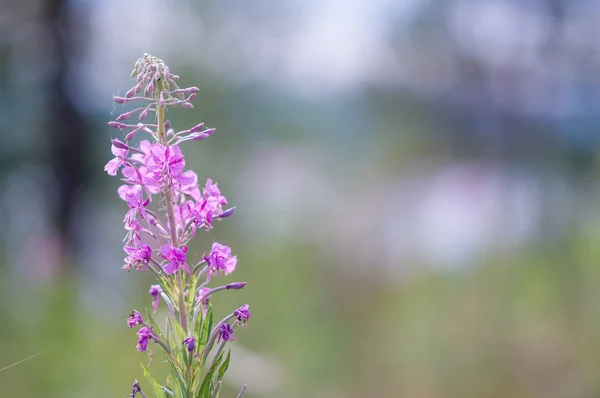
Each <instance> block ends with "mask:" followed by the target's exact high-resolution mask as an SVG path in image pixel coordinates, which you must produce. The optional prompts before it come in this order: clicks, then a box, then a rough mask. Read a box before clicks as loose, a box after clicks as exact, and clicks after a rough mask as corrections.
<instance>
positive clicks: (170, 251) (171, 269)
mask: <svg viewBox="0 0 600 398" xmlns="http://www.w3.org/2000/svg"><path fill="white" fill-rule="evenodd" d="M186 252H187V246H183V247H182V248H181V249H180V248H178V247H174V246H171V245H169V244H165V245H163V247H162V249H161V254H162V256H163V258H164V259H165V260H167V261H169V262H168V263H167V265H165V266H164V267H163V270H164V271H165V273H166V274H174V273H175V272H177V271H178V270H180V269H185V270H186V271H187V272H188V273H191V272H192V271H191V270H190V267H189V266H188V265H187V263H186V258H185V253H186Z"/></svg>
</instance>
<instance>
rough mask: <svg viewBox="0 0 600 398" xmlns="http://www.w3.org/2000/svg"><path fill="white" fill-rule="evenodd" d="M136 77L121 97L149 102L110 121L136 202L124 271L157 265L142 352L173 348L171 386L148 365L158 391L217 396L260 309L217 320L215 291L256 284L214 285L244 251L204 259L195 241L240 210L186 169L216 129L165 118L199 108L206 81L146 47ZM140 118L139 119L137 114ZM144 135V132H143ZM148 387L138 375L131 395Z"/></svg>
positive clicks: (117, 165)
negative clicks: (191, 251)
mask: <svg viewBox="0 0 600 398" xmlns="http://www.w3.org/2000/svg"><path fill="white" fill-rule="evenodd" d="M131 76H132V77H134V78H136V84H135V85H134V86H133V88H131V89H130V90H129V91H127V93H126V94H125V96H124V97H119V96H115V97H114V101H115V102H116V103H117V104H129V103H136V104H141V105H140V106H137V107H135V108H134V109H133V110H130V111H128V112H125V113H123V114H121V115H119V116H118V117H117V119H116V120H115V121H111V122H109V123H108V125H109V126H110V127H112V128H114V129H117V130H119V131H123V132H124V133H125V137H124V139H123V140H122V141H121V140H118V139H113V140H112V146H111V150H112V153H113V154H114V156H115V157H114V159H112V160H110V161H109V162H108V163H107V164H106V166H105V168H104V169H105V171H106V172H107V173H108V174H109V175H111V176H116V175H117V174H118V173H119V171H120V173H121V175H122V176H123V178H122V181H123V182H124V184H123V185H121V186H120V187H119V189H118V194H119V197H120V198H121V199H123V200H124V201H125V203H127V206H128V207H129V210H128V211H127V213H126V214H125V218H124V219H123V222H124V224H125V231H126V234H125V239H124V240H123V241H124V242H125V245H124V247H123V250H124V251H125V253H126V257H125V261H124V263H125V265H123V269H125V270H127V271H131V270H132V269H133V270H136V271H140V272H145V271H149V272H152V273H153V274H154V276H155V277H156V279H157V281H158V283H157V284H155V285H152V286H150V289H149V291H148V293H149V296H150V297H149V300H151V302H152V310H148V311H147V314H146V315H144V316H142V314H141V313H140V312H139V311H137V310H133V311H132V312H131V315H129V317H128V319H127V325H128V326H129V327H130V328H138V331H137V337H138V339H137V346H136V348H137V350H138V351H146V350H148V349H149V344H152V345H155V346H158V347H160V348H161V349H162V350H163V351H164V352H165V356H166V361H167V362H168V364H169V365H170V374H169V375H168V377H167V380H166V382H165V383H164V384H161V383H159V382H158V381H157V380H156V379H155V378H154V377H153V376H152V375H151V373H150V371H149V370H148V369H147V368H146V367H145V366H144V365H142V369H143V373H144V376H145V377H146V378H147V379H148V381H149V383H150V386H151V389H152V392H153V394H154V396H155V397H178V398H179V397H182V398H192V397H194V398H196V397H199V398H205V397H216V396H218V395H219V391H220V388H221V385H222V382H223V377H224V375H225V372H226V371H227V368H228V366H229V360H230V351H227V353H225V346H226V344H227V343H228V342H230V341H232V340H235V335H234V333H236V330H237V329H238V327H245V326H246V323H247V321H248V319H249V318H250V317H251V316H252V314H251V313H250V312H249V311H248V304H244V305H242V306H241V307H239V308H238V309H236V310H235V311H233V312H232V313H230V314H229V315H227V316H226V317H224V318H223V319H222V320H220V321H218V322H216V323H215V322H214V321H213V312H212V307H211V300H212V298H213V296H214V295H215V294H216V293H217V292H220V291H225V290H239V289H242V288H243V287H244V286H245V285H246V282H234V283H229V284H225V285H221V286H215V287H211V285H213V282H214V281H216V280H217V279H218V278H217V277H218V276H220V275H223V274H225V275H229V274H231V273H232V272H233V271H234V270H235V267H236V264H237V257H236V256H234V255H232V253H231V249H230V248H229V247H228V246H225V245H224V244H221V243H218V242H214V243H212V247H211V248H210V251H209V252H208V254H206V253H205V254H204V255H203V256H202V260H201V261H200V262H198V263H197V264H194V263H193V262H190V261H189V259H188V255H187V254H188V253H187V252H188V243H189V242H190V241H191V240H192V239H193V238H194V237H195V236H196V234H197V233H198V234H199V233H200V232H201V231H210V230H211V229H212V228H213V223H215V221H218V220H222V219H224V218H227V217H229V216H231V215H232V214H233V212H234V210H235V208H234V207H232V208H228V209H225V208H224V206H225V205H227V199H225V196H223V195H222V194H221V192H220V190H219V188H218V187H217V184H216V183H214V182H213V181H212V180H211V179H210V178H209V179H207V180H206V183H205V184H204V186H203V187H202V188H201V187H200V186H199V184H198V176H197V175H196V173H194V172H193V171H192V170H187V171H186V170H185V158H184V155H183V153H182V151H181V148H180V144H183V143H184V142H187V141H199V140H203V139H206V138H208V137H210V136H211V135H212V134H213V133H214V131H215V129H213V128H206V127H205V126H204V123H200V124H198V125H196V126H193V127H192V128H190V129H188V130H182V131H176V130H175V129H173V128H172V127H171V123H170V122H169V121H168V120H166V119H165V112H166V110H167V108H168V107H177V106H179V107H183V108H186V109H191V108H193V105H192V100H193V99H194V97H195V96H196V93H197V91H198V88H197V87H189V88H180V87H179V86H178V85H177V80H178V79H179V77H178V76H177V75H174V74H172V73H171V72H170V71H169V68H168V66H167V65H165V63H164V62H163V61H162V60H161V59H159V58H156V57H153V56H151V55H148V54H144V55H143V57H142V58H140V59H139V60H138V61H137V62H136V63H135V67H134V69H133V72H132V73H131ZM135 116H137V119H138V122H137V123H136V122H129V121H128V120H130V119H132V118H134V117H135ZM146 121H148V122H146ZM138 136H141V139H136V138H137V137H138ZM134 141H135V142H137V144H134ZM217 285H218V284H217ZM161 302H164V304H163V305H165V306H166V309H167V319H166V322H165V325H164V327H163V328H162V329H161V328H159V327H158V324H157V323H156V321H155V320H154V318H153V314H155V313H156V311H157V309H158V307H159V305H161ZM244 389H245V386H244ZM244 389H242V391H241V392H240V394H239V395H238V397H241V395H242V394H243V392H244ZM138 393H139V394H140V395H141V396H142V397H146V394H145V393H144V392H143V391H142V390H141V387H140V384H139V383H138V381H137V380H136V381H135V383H134V384H133V387H132V391H131V394H130V395H129V396H132V397H135V396H136V395H137V394H138Z"/></svg>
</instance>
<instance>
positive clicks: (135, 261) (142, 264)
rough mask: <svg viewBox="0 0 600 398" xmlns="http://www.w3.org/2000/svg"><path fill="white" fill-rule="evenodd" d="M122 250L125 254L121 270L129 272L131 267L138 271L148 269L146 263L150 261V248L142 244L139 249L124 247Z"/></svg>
mask: <svg viewBox="0 0 600 398" xmlns="http://www.w3.org/2000/svg"><path fill="white" fill-rule="evenodd" d="M123 250H125V253H127V257H125V265H124V266H123V269H126V270H129V269H130V268H131V267H134V268H135V269H137V270H138V271H145V270H147V269H148V262H149V261H150V257H152V248H151V247H150V246H148V245H146V244H143V243H142V244H141V245H140V246H139V247H133V246H124V247H123Z"/></svg>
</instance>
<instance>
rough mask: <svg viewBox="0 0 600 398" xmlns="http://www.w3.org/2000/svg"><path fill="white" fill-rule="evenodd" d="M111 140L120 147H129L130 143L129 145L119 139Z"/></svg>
mask: <svg viewBox="0 0 600 398" xmlns="http://www.w3.org/2000/svg"><path fill="white" fill-rule="evenodd" d="M110 142H111V143H112V144H113V145H114V146H115V147H117V148H119V149H129V145H127V144H125V143H123V142H121V141H119V140H110Z"/></svg>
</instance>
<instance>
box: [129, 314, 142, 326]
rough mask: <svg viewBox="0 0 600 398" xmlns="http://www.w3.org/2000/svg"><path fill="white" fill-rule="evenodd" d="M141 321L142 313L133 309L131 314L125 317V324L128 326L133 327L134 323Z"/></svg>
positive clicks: (137, 323)
mask: <svg viewBox="0 0 600 398" xmlns="http://www.w3.org/2000/svg"><path fill="white" fill-rule="evenodd" d="M142 322H144V320H143V319H142V315H140V313H139V312H137V311H135V310H134V311H132V312H131V315H129V317H128V318H127V326H129V327H130V328H132V327H134V326H135V325H139V324H140V323H142Z"/></svg>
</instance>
